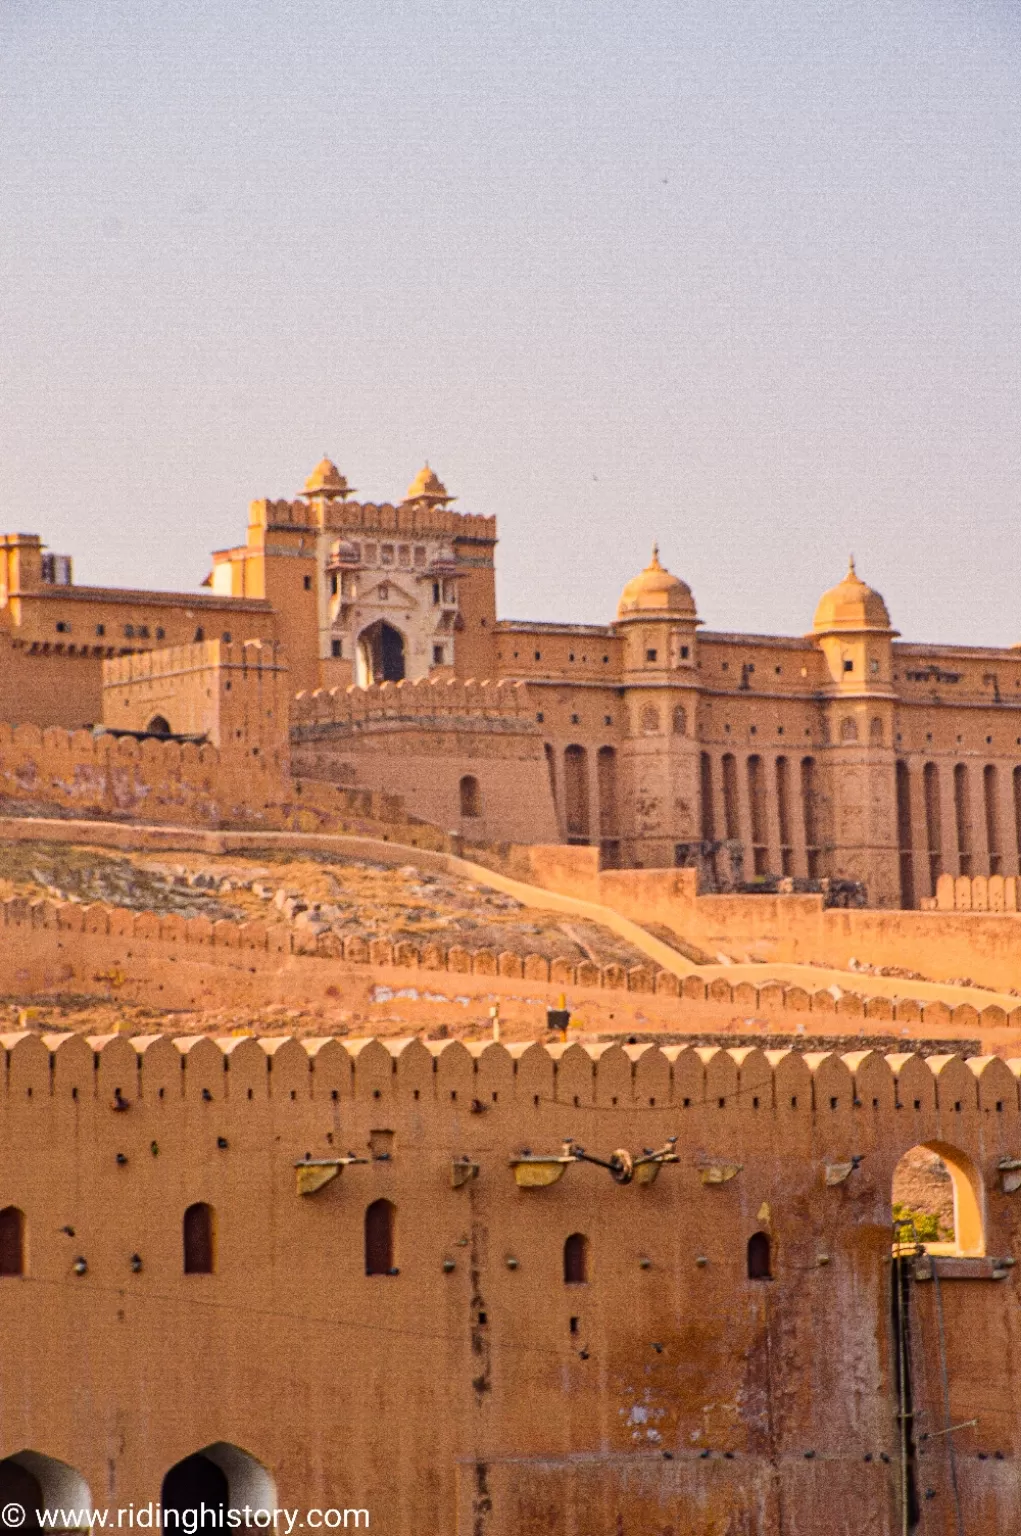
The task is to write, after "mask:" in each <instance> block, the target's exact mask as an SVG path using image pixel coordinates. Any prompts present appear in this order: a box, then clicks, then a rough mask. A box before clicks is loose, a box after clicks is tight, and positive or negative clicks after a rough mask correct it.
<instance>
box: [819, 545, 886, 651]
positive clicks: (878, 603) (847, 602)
mask: <svg viewBox="0 0 1021 1536" xmlns="http://www.w3.org/2000/svg"><path fill="white" fill-rule="evenodd" d="M812 627H813V629H814V630H815V632H816V634H826V633H828V632H830V631H832V630H847V631H855V630H862V629H885V630H888V631H889V630H890V615H889V613H888V612H887V607H886V604H885V603H884V602H883V599H882V598H881V597H880V595H879V593H878V592H876V591H874V590H873V588H872V587H868V586H866V585H865V583H864V582H863V581H862V579H861V577H860V576H859V575H858V572H857V571H856V570H855V568H854V556H853V555H852V556H851V563H850V565H849V567H848V571H847V575H846V576H845V577H844V579H843V581H842V582H840V583H839V584H838V585H837V586H835V587H833V588H831V590H830V591H829V592H826V593H824V594H823V596H822V598H821V600H820V602H819V606H818V608H817V609H816V610H815V619H814V621H813V625H812Z"/></svg>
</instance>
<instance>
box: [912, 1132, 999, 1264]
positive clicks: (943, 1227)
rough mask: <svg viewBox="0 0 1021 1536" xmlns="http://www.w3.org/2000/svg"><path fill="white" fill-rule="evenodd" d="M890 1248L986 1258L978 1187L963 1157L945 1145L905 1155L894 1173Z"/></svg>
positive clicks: (975, 1172)
mask: <svg viewBox="0 0 1021 1536" xmlns="http://www.w3.org/2000/svg"><path fill="white" fill-rule="evenodd" d="M892 1196H893V1221H894V1246H895V1247H896V1246H897V1245H898V1244H903V1245H906V1246H914V1245H915V1244H916V1243H922V1244H923V1245H924V1246H925V1247H926V1248H931V1249H934V1250H935V1251H936V1252H938V1253H953V1254H962V1255H974V1254H982V1253H984V1252H985V1221H984V1214H983V1201H982V1181H981V1179H980V1177H979V1174H978V1170H977V1169H976V1168H975V1165H974V1163H973V1162H972V1161H971V1158H970V1157H968V1156H967V1154H966V1153H964V1152H961V1151H959V1150H958V1149H957V1148H956V1147H952V1146H950V1145H949V1144H948V1143H947V1142H943V1141H929V1142H925V1143H923V1144H922V1145H921V1146H917V1147H912V1148H911V1150H910V1151H909V1152H905V1154H904V1156H903V1157H902V1158H901V1160H900V1162H899V1163H898V1164H897V1166H896V1168H895V1169H894V1172H893V1191H892Z"/></svg>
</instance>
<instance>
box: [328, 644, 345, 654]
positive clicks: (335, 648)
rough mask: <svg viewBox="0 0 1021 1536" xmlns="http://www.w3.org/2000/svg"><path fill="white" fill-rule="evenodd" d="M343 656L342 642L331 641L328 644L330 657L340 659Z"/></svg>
mask: <svg viewBox="0 0 1021 1536" xmlns="http://www.w3.org/2000/svg"><path fill="white" fill-rule="evenodd" d="M343 654H344V642H343V640H332V641H331V642H330V655H331V656H336V657H341V656H343Z"/></svg>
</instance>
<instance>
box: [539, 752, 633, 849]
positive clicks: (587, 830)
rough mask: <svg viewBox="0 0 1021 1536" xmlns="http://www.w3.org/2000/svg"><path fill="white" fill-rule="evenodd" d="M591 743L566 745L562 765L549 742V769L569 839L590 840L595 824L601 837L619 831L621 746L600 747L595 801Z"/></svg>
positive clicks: (555, 799)
mask: <svg viewBox="0 0 1021 1536" xmlns="http://www.w3.org/2000/svg"><path fill="white" fill-rule="evenodd" d="M589 758H590V753H589V749H588V748H587V747H583V746H580V745H579V744H578V743H577V742H572V743H571V744H570V745H569V746H567V747H565V748H564V754H563V759H562V763H561V765H559V766H558V762H557V753H556V750H555V748H554V747H553V745H552V743H551V742H547V743H546V767H547V769H548V771H549V779H550V790H551V792H552V795H553V803H554V805H555V806H556V807H557V811H558V814H559V817H560V820H561V823H562V825H563V828H564V833H565V835H566V838H567V841H568V842H569V843H587V842H589V841H590V839H591V837H592V831H593V827H595V828H596V829H597V830H598V835H599V839H600V841H610V840H612V839H614V838H616V837H617V836H618V835H619V828H618V811H617V749H616V748H615V747H600V748H599V749H598V750H597V752H596V754H595V762H596V771H595V792H596V793H595V804H593V798H592V780H591V774H590V768H589Z"/></svg>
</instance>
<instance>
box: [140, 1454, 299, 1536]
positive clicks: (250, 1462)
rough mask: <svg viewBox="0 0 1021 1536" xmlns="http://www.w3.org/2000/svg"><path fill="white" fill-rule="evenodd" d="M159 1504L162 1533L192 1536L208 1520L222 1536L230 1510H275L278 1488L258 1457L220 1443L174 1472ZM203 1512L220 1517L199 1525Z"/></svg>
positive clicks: (188, 1459) (187, 1458)
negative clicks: (165, 1531)
mask: <svg viewBox="0 0 1021 1536" xmlns="http://www.w3.org/2000/svg"><path fill="white" fill-rule="evenodd" d="M160 1504H161V1505H162V1508H163V1528H164V1530H167V1531H170V1530H175V1529H178V1530H185V1531H187V1530H194V1529H195V1528H196V1525H198V1529H200V1530H201V1528H202V1524H203V1523H205V1524H209V1523H210V1520H214V1523H215V1528H216V1529H217V1530H222V1529H226V1527H227V1521H226V1519H225V1518H224V1516H225V1514H226V1511H227V1510H229V1509H238V1510H243V1509H244V1508H245V1506H246V1505H247V1506H248V1508H249V1509H250V1510H251V1511H252V1512H253V1513H254V1512H255V1511H257V1510H263V1509H265V1510H272V1509H274V1508H275V1507H276V1484H275V1483H274V1481H273V1479H272V1477H271V1476H270V1474H269V1472H267V1470H266V1468H265V1467H264V1466H263V1465H262V1463H261V1462H260V1461H256V1459H255V1457H254V1456H251V1455H249V1453H248V1452H247V1451H243V1450H241V1448H240V1446H237V1445H230V1444H228V1442H227V1441H226V1440H217V1441H215V1442H214V1444H212V1445H207V1446H205V1447H204V1449H202V1450H201V1451H196V1452H195V1453H194V1454H193V1455H191V1456H185V1457H184V1458H183V1460H181V1461H179V1462H177V1463H176V1464H175V1465H174V1466H172V1467H171V1468H170V1471H169V1472H168V1473H167V1475H166V1477H165V1478H164V1479H163V1486H162V1488H161V1490H160ZM202 1509H211V1510H214V1511H216V1516H215V1517H209V1518H207V1520H206V1521H205V1522H199V1521H198V1519H197V1516H198V1512H199V1511H200V1510H202ZM172 1511H173V1512H174V1513H173V1514H172V1515H171V1518H170V1519H169V1520H168V1519H167V1515H168V1514H170V1513H171V1512H172Z"/></svg>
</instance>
